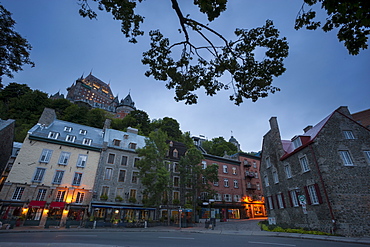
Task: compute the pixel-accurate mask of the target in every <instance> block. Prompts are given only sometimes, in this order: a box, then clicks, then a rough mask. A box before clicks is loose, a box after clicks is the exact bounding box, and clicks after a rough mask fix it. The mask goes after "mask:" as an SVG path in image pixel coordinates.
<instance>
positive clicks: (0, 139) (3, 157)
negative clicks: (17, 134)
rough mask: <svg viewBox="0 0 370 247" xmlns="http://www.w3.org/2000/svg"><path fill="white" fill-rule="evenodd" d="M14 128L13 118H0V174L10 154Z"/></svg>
mask: <svg viewBox="0 0 370 247" xmlns="http://www.w3.org/2000/svg"><path fill="white" fill-rule="evenodd" d="M14 128H15V120H13V119H8V120H2V119H0V174H1V173H2V172H3V171H4V169H5V166H6V164H7V163H8V160H9V158H10V155H11V154H12V145H13V140H14Z"/></svg>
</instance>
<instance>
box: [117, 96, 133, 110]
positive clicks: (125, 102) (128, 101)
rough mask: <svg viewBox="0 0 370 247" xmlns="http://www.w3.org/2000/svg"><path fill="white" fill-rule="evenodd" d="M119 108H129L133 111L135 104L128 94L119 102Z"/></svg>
mask: <svg viewBox="0 0 370 247" xmlns="http://www.w3.org/2000/svg"><path fill="white" fill-rule="evenodd" d="M119 106H129V107H132V108H134V109H135V102H134V101H133V100H132V98H131V95H130V93H129V94H128V95H127V96H126V98H124V99H123V100H121V103H120V104H119Z"/></svg>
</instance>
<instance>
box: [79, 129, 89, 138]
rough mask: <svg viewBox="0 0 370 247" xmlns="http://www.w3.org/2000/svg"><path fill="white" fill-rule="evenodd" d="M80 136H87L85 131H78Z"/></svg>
mask: <svg viewBox="0 0 370 247" xmlns="http://www.w3.org/2000/svg"><path fill="white" fill-rule="evenodd" d="M79 133H80V135H83V136H85V135H86V134H87V130H83V129H80V132H79Z"/></svg>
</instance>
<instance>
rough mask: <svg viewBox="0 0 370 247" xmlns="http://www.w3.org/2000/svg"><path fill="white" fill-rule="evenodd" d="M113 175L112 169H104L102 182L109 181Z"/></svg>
mask: <svg viewBox="0 0 370 247" xmlns="http://www.w3.org/2000/svg"><path fill="white" fill-rule="evenodd" d="M112 175H113V168H112V167H106V168H105V171H104V180H111V179H112Z"/></svg>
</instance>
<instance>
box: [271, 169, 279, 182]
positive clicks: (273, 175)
mask: <svg viewBox="0 0 370 247" xmlns="http://www.w3.org/2000/svg"><path fill="white" fill-rule="evenodd" d="M272 178H273V179H274V183H275V184H277V183H279V176H278V173H277V171H276V170H274V171H272Z"/></svg>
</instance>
